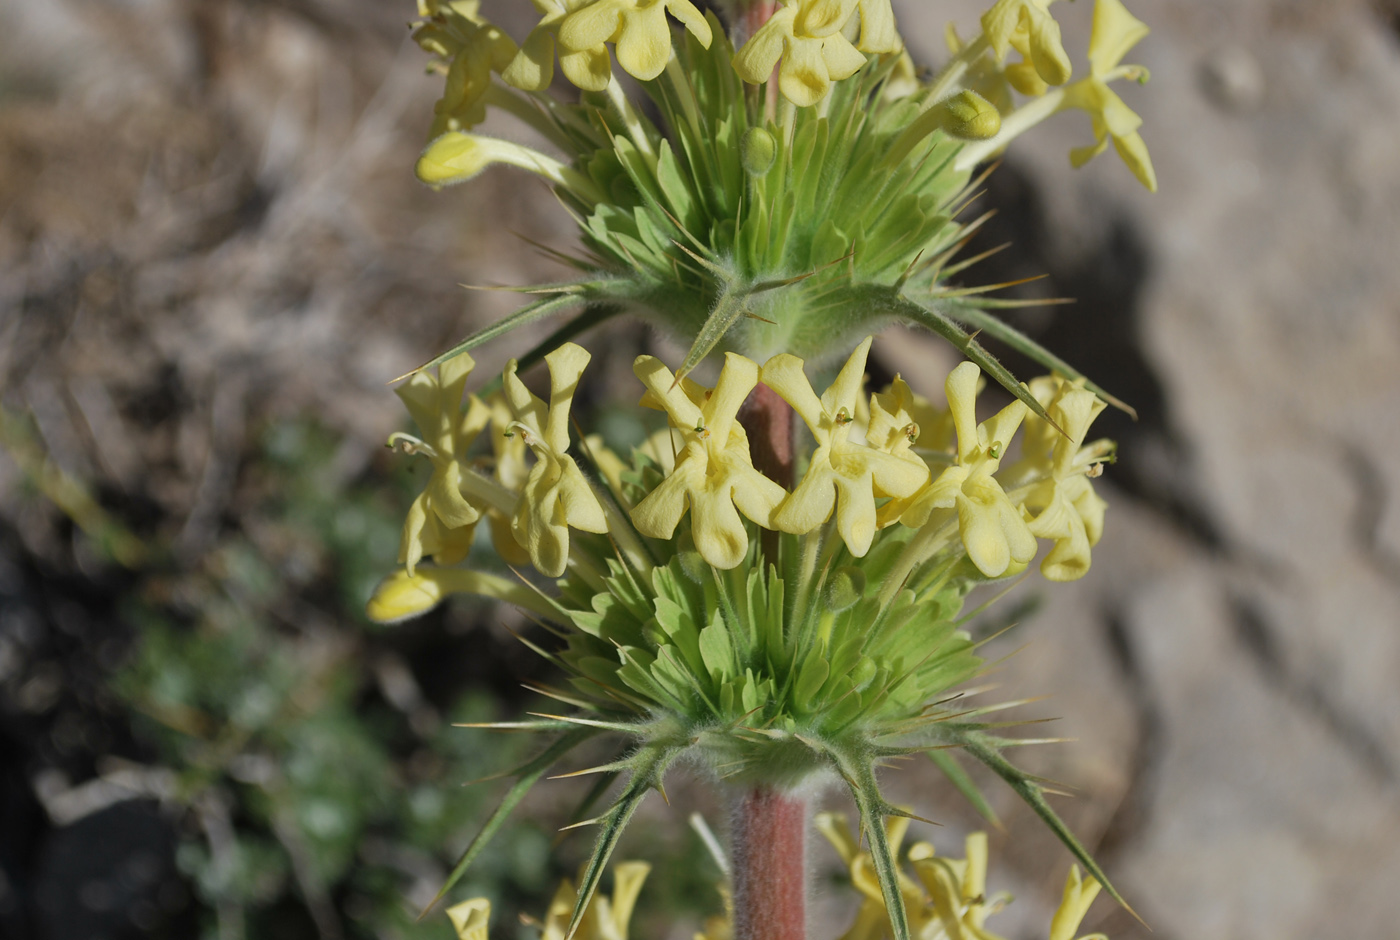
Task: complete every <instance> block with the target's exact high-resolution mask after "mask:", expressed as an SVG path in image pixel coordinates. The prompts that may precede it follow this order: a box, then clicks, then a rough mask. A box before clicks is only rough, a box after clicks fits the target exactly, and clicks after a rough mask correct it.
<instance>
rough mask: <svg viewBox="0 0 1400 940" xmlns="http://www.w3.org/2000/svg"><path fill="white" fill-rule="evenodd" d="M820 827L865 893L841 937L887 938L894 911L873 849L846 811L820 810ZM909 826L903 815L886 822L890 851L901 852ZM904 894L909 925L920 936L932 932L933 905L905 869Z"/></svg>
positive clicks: (850, 939) (854, 939) (856, 939)
mask: <svg viewBox="0 0 1400 940" xmlns="http://www.w3.org/2000/svg"><path fill="white" fill-rule="evenodd" d="M813 823H814V824H815V825H816V827H817V829H818V831H820V832H821V834H822V835H824V836H825V837H826V839H827V841H828V842H830V843H831V845H832V847H833V848H835V849H836V852H837V854H838V855H840V856H841V861H842V862H843V863H845V865H846V867H847V869H848V870H849V871H850V876H851V884H852V885H853V886H854V887H855V889H856V890H857V891H859V892H860V894H861V905H860V909H859V910H857V912H856V918H855V921H854V922H853V923H852V924H851V926H850V928H849V929H848V930H847V931H846V932H845V933H844V934H842V935H841V938H840V940H883V938H885V937H886V936H888V935H889V924H890V915H889V912H888V911H887V909H886V908H885V895H884V892H883V890H882V889H881V888H880V876H879V875H878V874H877V873H876V871H875V863H874V860H873V859H872V858H871V857H870V853H869V852H862V851H860V846H859V844H858V839H857V838H856V837H855V835H853V834H852V832H851V827H850V824H849V823H848V822H847V820H846V817H845V815H844V814H842V813H818V814H817V815H816V817H815V819H814V820H813ZM908 829H909V820H908V819H907V818H906V817H903V816H892V817H890V818H889V819H888V820H887V821H886V822H885V836H886V838H887V839H888V840H889V843H890V852H891V853H892V854H893V855H894V856H895V857H898V856H899V850H900V845H901V844H902V843H903V842H904V836H905V834H906V833H907V832H908ZM898 874H899V887H900V894H902V895H903V896H904V910H905V917H906V918H907V919H908V922H909V929H910V931H911V933H912V935H913V936H914V937H916V938H923V937H926V936H930V930H929V928H930V927H931V926H933V927H936V925H934V924H933V923H932V920H933V914H934V911H933V908H932V906H931V905H930V904H929V901H928V899H927V898H926V897H925V896H924V891H923V889H922V888H921V887H920V885H919V883H918V882H917V881H915V880H914V879H912V878H910V877H909V876H908V875H907V874H905V873H904V872H903V871H900V872H899V873H898Z"/></svg>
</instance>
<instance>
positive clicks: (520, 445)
mask: <svg viewBox="0 0 1400 940" xmlns="http://www.w3.org/2000/svg"><path fill="white" fill-rule="evenodd" d="M486 406H487V408H489V409H490V412H491V457H492V463H493V467H492V476H494V477H495V478H496V482H497V483H499V484H501V486H502V487H503V488H505V489H506V490H508V491H509V492H511V493H519V492H520V491H521V490H523V489H524V488H525V481H526V480H528V479H529V478H530V467H529V465H528V464H527V463H526V462H525V452H526V451H527V450H528V449H529V448H527V447H526V446H525V437H524V435H522V434H516V433H515V432H514V431H512V430H511V429H510V425H511V422H513V421H514V420H515V415H514V414H512V413H511V410H510V405H508V404H506V399H505V396H504V395H500V394H497V395H493V396H491V398H490V399H489V400H488V401H487V403H486ZM511 518H512V515H511V514H507V513H504V512H501V511H500V510H498V509H490V510H488V511H487V514H486V521H487V522H488V523H490V525H491V545H492V546H493V547H494V548H495V549H496V554H497V555H499V556H501V560H502V561H504V562H505V563H506V564H508V565H516V566H519V565H525V564H529V563H530V553H529V552H527V551H525V549H524V548H523V547H522V546H521V544H520V543H519V542H517V541H516V540H515V533H514V532H513V531H511Z"/></svg>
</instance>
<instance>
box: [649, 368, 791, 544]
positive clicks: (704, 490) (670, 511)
mask: <svg viewBox="0 0 1400 940" xmlns="http://www.w3.org/2000/svg"><path fill="white" fill-rule="evenodd" d="M632 370H633V371H634V372H635V373H636V374H637V378H639V379H640V380H641V381H642V384H643V385H645V386H646V388H647V392H648V395H649V398H650V400H653V401H656V402H659V403H660V405H661V406H662V407H663V408H664V409H665V411H666V414H667V416H668V417H669V418H670V419H671V424H672V425H673V426H674V427H675V428H676V429H678V430H679V431H680V433H681V437H682V439H683V440H684V442H685V444H684V446H683V447H682V449H681V451H680V454H679V455H678V456H677V457H676V460H675V467H674V469H673V470H672V471H671V473H670V474H669V475H668V476H667V477H666V479H664V480H662V481H661V483H660V484H659V485H658V486H657V487H656V489H654V490H652V491H651V492H650V493H649V494H647V497H646V498H645V499H643V500H642V501H641V502H640V503H638V504H637V505H636V506H635V507H634V508H633V509H632V522H633V523H634V524H635V525H636V527H637V531H638V532H640V533H642V534H643V535H645V536H648V537H649V538H662V539H668V538H670V537H671V536H672V535H673V534H674V533H675V531H676V526H677V525H679V524H680V521H681V517H682V516H683V515H684V514H685V512H686V510H687V508H688V509H689V511H690V529H691V535H692V536H693V538H694V539H695V548H696V550H697V551H698V552H699V553H700V556H701V557H702V558H704V559H705V561H706V562H708V563H709V564H711V565H714V566H715V567H716V568H733V567H735V566H736V565H738V564H739V563H740V562H742V561H743V560H744V557H745V556H746V555H747V554H748V550H749V536H748V530H747V529H745V528H744V522H743V520H742V519H741V518H740V517H739V516H740V513H742V514H743V515H744V516H747V517H748V518H749V519H752V520H753V521H754V522H756V523H758V524H759V525H761V526H763V527H765V528H772V527H773V519H772V517H773V510H774V509H775V508H777V506H778V505H779V504H780V503H781V502H782V500H783V498H784V497H786V496H787V491H786V490H784V489H783V488H782V487H781V486H779V485H778V484H777V483H775V482H773V481H772V480H770V479H768V478H767V477H765V476H764V475H763V474H761V473H759V472H758V471H757V470H755V469H754V466H753V461H752V458H751V457H750V456H749V441H748V436H747V435H746V434H745V433H744V429H743V428H742V427H741V426H740V425H739V422H738V420H737V415H738V412H739V406H740V405H742V404H743V403H744V399H745V398H747V397H748V394H749V392H751V391H752V390H753V387H754V386H755V385H757V384H758V365H757V364H756V363H755V362H753V361H752V360H750V359H745V358H744V357H743V356H740V355H736V354H735V353H726V354H725V357H724V368H723V369H721V370H720V374H719V381H718V382H716V383H715V387H714V390H713V391H712V392H709V394H708V396H707V397H705V398H704V399H703V401H704V403H703V404H696V402H695V401H694V400H693V399H692V397H691V395H689V394H687V392H686V388H685V386H684V385H683V384H678V383H677V382H676V380H675V377H674V376H673V375H672V373H671V370H670V369H668V368H666V366H665V365H664V364H662V362H661V361H660V360H659V359H656V358H655V357H653V356H638V357H637V361H636V362H635V363H634V364H633V366H632ZM662 446H664V442H662Z"/></svg>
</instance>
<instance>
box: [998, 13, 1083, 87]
mask: <svg viewBox="0 0 1400 940" xmlns="http://www.w3.org/2000/svg"><path fill="white" fill-rule="evenodd" d="M1049 4H1050V0H997V2H996V3H995V4H993V5H992V8H991V9H990V10H988V11H987V12H986V13H983V14H982V31H983V33H985V34H986V37H987V41H988V42H989V43H991V46H992V50H993V51H994V52H995V53H996V55H997V59H998V60H1004V59H1005V58H1006V52H1007V50H1008V49H1009V48H1010V47H1011V46H1013V45H1015V46H1018V47H1020V48H1024V49H1025V50H1027V51H1028V52H1029V53H1030V54H1029V56H1028V58H1029V59H1030V61H1031V64H1032V65H1033V66H1034V67H1035V71H1036V73H1037V74H1038V75H1039V76H1040V78H1041V79H1042V80H1043V81H1045V82H1046V84H1049V85H1063V84H1064V83H1065V82H1067V81H1069V77H1070V75H1071V74H1072V72H1073V70H1074V67H1073V65H1072V64H1071V63H1070V60H1069V55H1068V54H1067V53H1066V52H1065V47H1064V44H1063V42H1062V41H1061V39H1060V24H1059V23H1056V22H1055V18H1054V17H1053V16H1051V15H1050V11H1049V9H1048V7H1049Z"/></svg>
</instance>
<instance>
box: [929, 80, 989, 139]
mask: <svg viewBox="0 0 1400 940" xmlns="http://www.w3.org/2000/svg"><path fill="white" fill-rule="evenodd" d="M939 107H940V108H942V109H943V121H942V126H943V129H944V130H945V131H947V132H948V133H949V134H951V135H952V136H954V137H959V138H962V139H963V140H987V139H988V138H991V137H995V136H996V135H997V132H998V131H1000V130H1001V112H1000V111H998V110H997V109H996V107H995V106H994V105H993V104H992V103H991V102H990V101H988V100H987V99H986V98H983V97H982V96H981V95H979V94H978V93H977V92H975V91H973V90H972V89H970V88H969V89H965V90H963V91H960V92H958V93H957V94H956V95H954V96H953V97H951V98H949V99H947V100H946V101H944V102H942V103H941V104H940V105H939Z"/></svg>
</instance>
